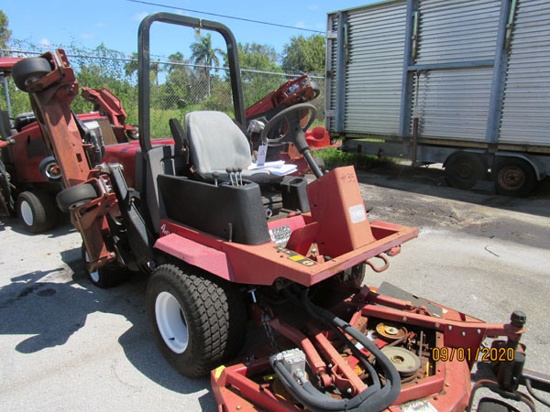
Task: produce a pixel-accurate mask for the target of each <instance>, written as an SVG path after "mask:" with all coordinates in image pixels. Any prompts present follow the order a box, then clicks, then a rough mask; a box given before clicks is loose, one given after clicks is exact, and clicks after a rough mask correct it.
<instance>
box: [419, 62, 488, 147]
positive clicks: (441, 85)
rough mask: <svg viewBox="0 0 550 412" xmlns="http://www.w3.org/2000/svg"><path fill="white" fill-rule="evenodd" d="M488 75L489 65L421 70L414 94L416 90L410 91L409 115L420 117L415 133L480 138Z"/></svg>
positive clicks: (483, 130) (485, 112)
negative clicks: (485, 66)
mask: <svg viewBox="0 0 550 412" xmlns="http://www.w3.org/2000/svg"><path fill="white" fill-rule="evenodd" d="M492 75H493V69H492V68H476V69H472V68H470V69H468V70H464V69H457V70H439V71H428V72H424V73H422V75H421V76H420V78H419V81H418V85H419V87H420V89H419V91H418V94H416V90H415V91H414V94H413V96H414V100H415V101H414V102H413V104H414V103H416V104H415V105H414V106H413V107H414V110H413V117H414V116H415V115H416V116H418V117H419V119H420V120H419V136H420V137H423V138H434V139H453V138H454V139H466V140H472V141H484V140H485V134H486V130H487V118H488V114H489V102H490V95H491V81H492ZM414 87H415V89H416V87H417V82H415V83H414Z"/></svg>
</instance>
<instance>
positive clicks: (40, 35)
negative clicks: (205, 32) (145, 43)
mask: <svg viewBox="0 0 550 412" xmlns="http://www.w3.org/2000/svg"><path fill="white" fill-rule="evenodd" d="M376 2H378V0H348V1H344V2H337V1H333V0H332V1H330V0H305V1H301V2H296V1H293V0H276V1H257V0H252V1H251V0H241V1H231V0H200V1H199V0H150V1H147V0H144V1H143V2H137V0H94V1H82V0H72V1H68V0H48V1H38V0H0V10H2V11H3V12H4V13H5V14H6V16H7V17H8V19H9V26H8V28H9V29H10V30H11V31H12V35H11V38H12V39H18V40H23V41H25V42H27V43H28V44H32V45H35V46H39V45H41V46H43V47H44V50H52V49H54V48H56V47H59V46H67V47H68V46H69V45H71V44H74V45H77V46H80V47H83V48H89V49H93V48H95V47H97V46H98V45H100V44H102V43H103V44H104V45H105V46H106V47H107V48H110V49H114V50H117V51H120V52H123V53H124V54H126V55H130V54H131V53H132V52H135V51H137V31H138V26H139V23H140V21H141V20H142V19H143V17H144V16H146V15H148V14H152V13H154V12H157V11H165V12H172V13H179V14H183V15H187V16H191V17H196V18H201V19H207V20H214V21H218V22H220V23H223V24H225V25H226V26H228V27H229V28H230V29H231V30H232V31H233V33H234V35H235V37H236V39H237V41H238V42H240V43H252V42H256V43H259V44H265V45H269V46H272V47H274V48H275V50H276V52H277V53H282V51H283V47H284V45H285V44H288V43H289V42H290V39H291V37H292V36H298V35H300V34H301V35H304V36H306V37H307V36H310V35H311V34H314V32H312V31H304V30H300V29H307V30H314V31H319V32H321V33H322V34H323V35H324V34H325V31H326V20H327V13H328V12H333V11H336V10H342V9H348V8H354V7H359V6H363V5H366V4H371V3H376ZM146 3H148V4H146ZM161 5H168V6H170V7H179V8H184V9H188V10H187V11H183V10H175V9H173V8H166V7H162V6H161ZM189 10H193V11H189ZM194 11H201V12H205V13H215V14H219V15H225V16H235V17H239V18H241V19H249V20H257V21H262V22H269V23H275V24H281V25H285V26H290V28H283V27H274V26H269V25H264V24H258V23H252V22H248V21H242V20H235V19H230V18H225V17H218V16H212V15H208V14H202V13H196V12H194ZM159 24H160V23H155V24H153V26H152V29H151V54H152V55H157V56H168V55H170V54H172V53H175V52H177V51H180V52H182V53H183V54H184V57H185V58H189V57H190V54H191V52H190V49H189V45H190V44H191V43H192V42H194V41H196V39H197V38H196V35H195V34H193V32H192V30H190V29H182V28H174V27H171V26H169V25H161V26H160V25H159ZM201 34H202V33H201ZM217 36H218V35H217V34H215V33H214V34H212V38H213V40H214V46H215V47H219V48H222V49H225V47H224V43H223V41H222V40H221V37H220V38H217Z"/></svg>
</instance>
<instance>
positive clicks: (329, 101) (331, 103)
mask: <svg viewBox="0 0 550 412" xmlns="http://www.w3.org/2000/svg"><path fill="white" fill-rule="evenodd" d="M337 30H338V14H330V15H329V16H328V22H327V56H326V66H327V67H326V71H327V72H328V73H332V75H331V76H327V78H326V80H325V81H326V84H325V91H328V94H327V95H326V96H325V99H326V103H325V105H326V106H325V114H326V117H325V119H326V120H325V123H326V127H327V129H328V130H334V129H335V124H334V123H335V122H334V121H335V119H334V110H335V109H336V78H337V76H338V73H337V70H336V68H337V57H338V56H337V42H338V39H337V38H333V37H334V35H335V34H336V32H337Z"/></svg>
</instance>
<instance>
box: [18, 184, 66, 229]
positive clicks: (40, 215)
mask: <svg viewBox="0 0 550 412" xmlns="http://www.w3.org/2000/svg"><path fill="white" fill-rule="evenodd" d="M16 210H17V215H18V217H19V221H20V222H21V225H22V226H23V228H24V229H25V230H26V231H27V232H29V233H42V232H45V231H47V230H50V229H52V228H53V227H54V226H55V225H56V223H57V218H58V212H57V208H56V207H55V202H54V200H53V197H52V196H50V195H49V194H47V193H44V192H40V191H35V192H28V191H27V192H22V193H20V194H19V196H17V204H16Z"/></svg>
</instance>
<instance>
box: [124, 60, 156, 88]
mask: <svg viewBox="0 0 550 412" xmlns="http://www.w3.org/2000/svg"><path fill="white" fill-rule="evenodd" d="M149 70H150V72H151V80H153V81H154V82H155V84H156V85H157V86H158V74H159V72H160V71H161V67H160V63H159V61H158V60H157V61H156V62H155V61H153V62H151V63H150V66H149ZM137 71H138V54H137V52H132V55H131V56H130V60H129V61H127V62H126V64H125V65H124V72H125V73H126V76H130V77H131V76H133V75H134V74H135V73H137Z"/></svg>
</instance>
